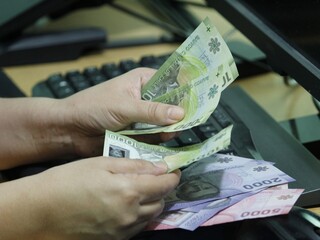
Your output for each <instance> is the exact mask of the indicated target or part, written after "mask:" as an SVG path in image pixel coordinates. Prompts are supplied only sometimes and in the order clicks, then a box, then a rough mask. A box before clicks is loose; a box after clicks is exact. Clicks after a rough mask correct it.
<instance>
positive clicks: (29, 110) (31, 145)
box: [0, 98, 73, 169]
mask: <svg viewBox="0 0 320 240" xmlns="http://www.w3.org/2000/svg"><path fill="white" fill-rule="evenodd" d="M2 110H3V111H2ZM0 111H1V112H5V113H6V114H3V115H2V116H0V120H1V126H0V130H1V133H2V134H1V136H0V169H8V168H12V167H15V166H19V165H23V164H29V163H35V162H40V161H46V160H51V159H57V158H61V157H63V156H67V155H71V154H72V153H73V146H72V141H71V137H70V134H68V132H70V130H69V129H68V127H70V123H68V122H67V119H68V116H67V115H68V114H67V111H68V110H67V106H66V104H63V101H61V100H56V99H49V98H21V99H12V100H11V99H2V100H1V101H0ZM17 147H18V148H19V151H17Z"/></svg>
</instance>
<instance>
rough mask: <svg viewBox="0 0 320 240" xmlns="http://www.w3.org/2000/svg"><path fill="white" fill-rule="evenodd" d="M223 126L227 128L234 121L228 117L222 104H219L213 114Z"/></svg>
mask: <svg viewBox="0 0 320 240" xmlns="http://www.w3.org/2000/svg"><path fill="white" fill-rule="evenodd" d="M211 116H212V117H213V118H214V119H215V120H216V121H217V122H218V123H219V125H220V126H221V127H222V128H226V127H228V126H229V125H231V124H232V121H231V120H230V118H229V117H228V115H227V114H226V113H224V112H223V110H222V108H221V106H219V105H218V107H217V108H216V109H215V110H214V112H213V113H212V115H211Z"/></svg>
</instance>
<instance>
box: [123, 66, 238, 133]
mask: <svg viewBox="0 0 320 240" xmlns="http://www.w3.org/2000/svg"><path fill="white" fill-rule="evenodd" d="M230 70H231V69H230V68H229V67H228V66H227V63H224V64H221V65H220V66H219V67H218V68H216V69H215V70H214V71H213V74H212V75H210V76H201V77H198V78H196V79H193V80H190V81H189V82H188V83H187V84H185V85H183V86H181V87H179V88H176V89H174V90H172V91H170V92H168V93H166V94H164V95H162V96H160V97H158V98H156V99H154V100H153V101H154V102H162V103H167V104H171V105H177V106H181V107H182V108H183V109H184V110H185V117H184V119H183V120H181V121H180V122H178V123H175V124H172V125H170V126H155V125H149V124H145V123H136V124H135V127H134V128H133V129H129V130H124V131H121V132H120V133H121V134H125V135H133V134H151V133H156V132H176V131H182V130H185V129H189V128H192V127H194V126H197V125H200V124H202V123H204V122H206V121H207V119H208V118H209V117H210V115H211V114H212V112H213V111H214V110H215V108H216V107H217V105H218V103H219V100H220V95H221V92H222V90H223V89H224V88H225V87H226V86H225V85H226V83H225V80H224V79H225V75H227V76H230V75H231V74H232V72H231V71H230Z"/></svg>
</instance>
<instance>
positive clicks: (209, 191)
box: [147, 154, 303, 230]
mask: <svg viewBox="0 0 320 240" xmlns="http://www.w3.org/2000/svg"><path fill="white" fill-rule="evenodd" d="M292 181H294V179H293V178H291V177H290V176H288V175H287V174H285V173H284V172H282V171H280V170H279V169H277V168H276V167H275V166H274V164H273V163H271V162H267V161H263V160H254V159H248V158H242V157H237V156H230V155H224V154H214V155H212V156H210V157H207V158H205V159H202V160H201V161H198V162H196V163H193V164H192V165H190V166H188V167H187V168H185V169H184V170H182V177H181V181H180V183H179V185H178V187H177V188H176V189H175V190H174V191H173V192H171V193H170V194H169V195H168V196H167V197H166V199H165V202H166V205H165V210H164V212H163V213H162V214H161V215H160V216H159V217H158V218H157V219H155V220H153V222H151V223H150V224H149V226H148V227H147V230H163V229H172V228H182V229H186V230H195V229H196V228H198V227H199V226H209V225H214V224H221V223H226V222H234V221H239V220H244V219H250V218H261V217H269V216H275V215H280V214H287V213H288V212H289V211H290V210H291V208H292V206H293V205H294V203H295V202H296V201H297V199H298V198H299V196H300V195H301V193H302V192H303V189H288V185H287V183H289V182H292Z"/></svg>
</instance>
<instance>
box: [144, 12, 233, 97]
mask: <svg viewBox="0 0 320 240" xmlns="http://www.w3.org/2000/svg"><path fill="white" fill-rule="evenodd" d="M222 63H226V64H227V67H228V68H230V69H231V70H230V73H231V75H228V74H225V80H226V84H225V86H227V85H228V84H229V83H230V82H231V81H232V80H233V78H235V77H237V76H238V72H237V68H236V65H235V62H234V59H233V57H232V54H231V52H230V50H229V48H228V46H227V44H226V43H225V41H224V40H223V38H222V36H221V35H220V33H219V32H218V30H217V29H216V27H215V26H214V25H213V24H212V22H211V21H210V19H209V18H208V17H207V18H205V19H204V20H203V21H202V22H201V23H200V25H199V26H198V27H197V28H196V29H195V30H194V31H193V33H191V34H190V36H189V37H188V38H187V39H186V40H185V41H184V42H183V43H182V44H181V45H180V46H179V47H178V49H176V50H175V52H174V53H173V54H172V55H171V56H170V57H169V58H168V59H167V60H166V61H165V63H164V64H163V65H162V66H161V67H160V68H159V70H158V71H157V72H156V73H155V75H154V76H153V77H152V78H151V79H150V81H149V82H148V83H147V84H146V85H145V86H144V87H143V88H142V99H145V100H148V101H151V100H153V99H155V98H157V97H159V96H162V95H163V94H166V93H168V92H170V91H172V90H173V89H175V88H178V87H181V86H183V85H185V84H187V83H188V82H189V81H191V80H194V79H197V78H199V77H207V76H210V75H212V71H213V70H214V69H217V68H219V67H220V66H221V64H222Z"/></svg>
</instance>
